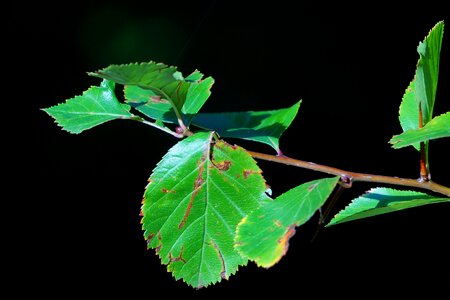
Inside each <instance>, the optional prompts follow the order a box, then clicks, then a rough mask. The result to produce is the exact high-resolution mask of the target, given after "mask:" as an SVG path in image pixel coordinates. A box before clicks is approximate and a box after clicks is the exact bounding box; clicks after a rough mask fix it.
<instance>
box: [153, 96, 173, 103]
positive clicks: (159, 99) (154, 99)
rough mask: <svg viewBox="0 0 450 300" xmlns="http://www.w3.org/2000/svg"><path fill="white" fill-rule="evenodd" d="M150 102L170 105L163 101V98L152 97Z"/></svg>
mask: <svg viewBox="0 0 450 300" xmlns="http://www.w3.org/2000/svg"><path fill="white" fill-rule="evenodd" d="M150 102H152V103H169V101H167V100H166V99H162V98H161V96H150Z"/></svg>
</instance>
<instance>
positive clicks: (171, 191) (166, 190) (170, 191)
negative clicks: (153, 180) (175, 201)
mask: <svg viewBox="0 0 450 300" xmlns="http://www.w3.org/2000/svg"><path fill="white" fill-rule="evenodd" d="M161 191H162V192H163V193H165V194H168V193H172V194H175V193H176V192H177V191H175V190H168V189H165V188H162V189H161Z"/></svg>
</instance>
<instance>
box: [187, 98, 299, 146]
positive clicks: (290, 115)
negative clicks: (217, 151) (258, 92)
mask: <svg viewBox="0 0 450 300" xmlns="http://www.w3.org/2000/svg"><path fill="white" fill-rule="evenodd" d="M300 103H301V101H299V102H297V103H296V104H294V105H293V106H291V107H289V108H282V109H278V110H268V111H245V112H227V113H200V114H198V115H197V116H195V118H194V120H193V121H192V122H193V124H194V125H197V126H199V127H202V128H208V129H212V130H215V131H216V132H218V133H219V135H221V136H223V137H233V138H241V139H246V140H251V141H256V142H261V143H265V144H267V145H269V146H271V147H272V148H274V149H275V150H276V151H277V152H278V153H280V147H279V139H280V136H281V135H282V134H283V132H284V131H285V130H286V129H287V128H288V127H289V125H291V123H292V121H293V120H294V118H295V116H296V115H297V112H298V109H299V107H300Z"/></svg>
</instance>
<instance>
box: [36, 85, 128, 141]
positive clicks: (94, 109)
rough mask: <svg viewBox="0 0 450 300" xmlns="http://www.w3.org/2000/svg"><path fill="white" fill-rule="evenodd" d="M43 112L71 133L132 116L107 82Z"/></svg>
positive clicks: (112, 86)
mask: <svg viewBox="0 0 450 300" xmlns="http://www.w3.org/2000/svg"><path fill="white" fill-rule="evenodd" d="M43 110H44V111H45V112H46V113H48V114H49V115H50V116H52V117H53V118H54V119H55V120H56V122H57V123H58V125H59V126H61V127H62V128H63V129H65V130H67V131H68V132H71V133H80V132H82V131H83V130H86V129H90V128H92V127H94V126H97V125H100V124H102V123H105V122H107V121H110V120H115V119H128V118H131V116H132V115H131V114H130V112H129V110H130V107H129V106H128V105H126V104H121V103H120V102H119V100H117V98H116V96H115V94H114V82H112V81H108V80H103V82H102V83H101V85H100V87H91V88H89V89H88V90H87V91H85V92H84V93H83V95H81V96H77V97H75V98H72V99H69V100H67V101H66V102H65V103H61V104H58V105H55V106H53V107H49V108H46V109H43Z"/></svg>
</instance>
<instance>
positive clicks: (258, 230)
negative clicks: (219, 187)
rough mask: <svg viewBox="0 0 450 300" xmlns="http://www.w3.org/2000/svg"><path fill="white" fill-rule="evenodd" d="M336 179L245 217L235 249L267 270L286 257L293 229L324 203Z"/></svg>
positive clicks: (293, 193) (295, 190)
mask: <svg viewBox="0 0 450 300" xmlns="http://www.w3.org/2000/svg"><path fill="white" fill-rule="evenodd" d="M338 180H339V177H333V178H326V179H319V180H315V181H311V182H307V183H304V184H302V185H300V186H298V187H295V188H293V189H291V190H289V191H287V192H286V193H284V194H283V195H281V196H279V197H277V198H276V199H275V200H274V201H272V202H268V203H267V204H265V205H263V206H261V207H260V208H259V209H257V210H256V211H254V212H252V213H251V214H249V215H248V216H247V217H245V218H244V219H243V220H242V221H241V222H240V224H239V226H238V228H237V233H236V238H235V244H236V249H237V250H238V251H239V252H240V253H241V254H242V255H243V256H245V257H248V258H249V259H250V260H253V261H255V262H256V263H257V264H258V266H262V267H265V268H269V267H271V266H273V265H274V264H276V263H277V262H278V261H279V260H280V259H281V258H282V257H283V255H285V254H286V251H287V250H288V246H289V239H290V238H291V237H292V236H293V235H294V233H295V227H296V226H300V225H302V224H304V223H305V222H306V221H308V220H309V218H311V216H312V215H313V214H314V213H315V212H316V211H317V210H318V209H319V208H320V207H321V206H322V205H323V204H324V203H325V201H326V200H327V198H328V197H329V196H330V194H331V192H332V191H333V189H334V188H335V186H336V184H337V182H338Z"/></svg>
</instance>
